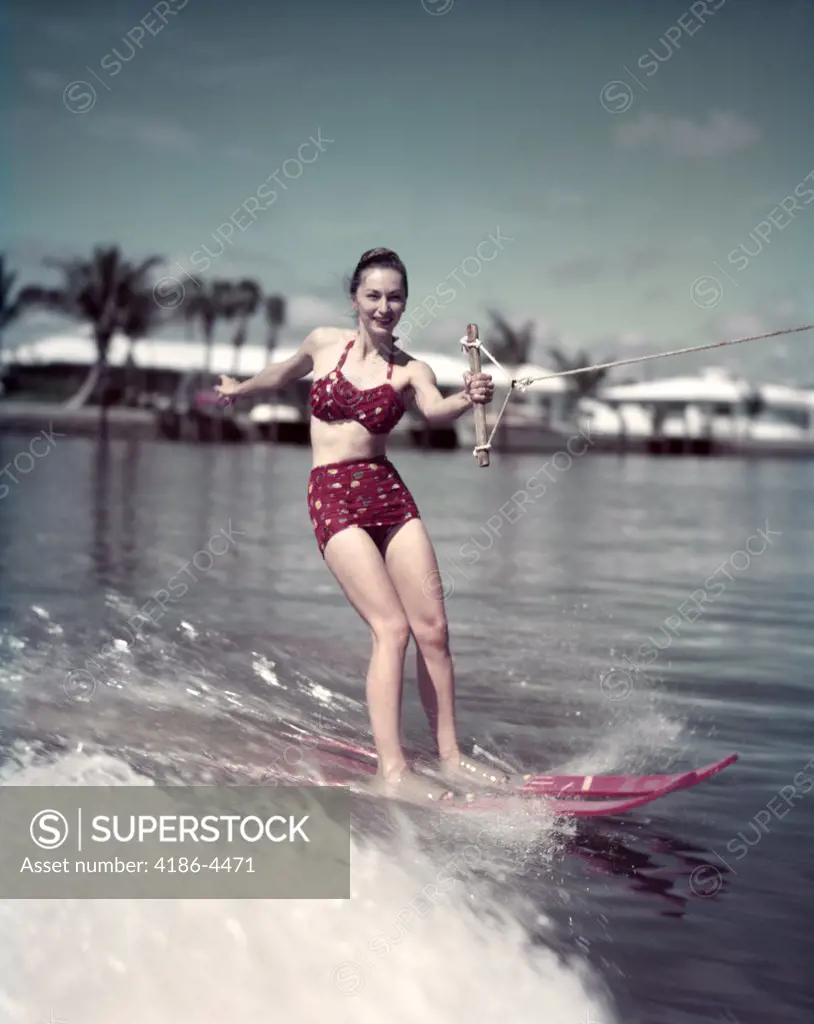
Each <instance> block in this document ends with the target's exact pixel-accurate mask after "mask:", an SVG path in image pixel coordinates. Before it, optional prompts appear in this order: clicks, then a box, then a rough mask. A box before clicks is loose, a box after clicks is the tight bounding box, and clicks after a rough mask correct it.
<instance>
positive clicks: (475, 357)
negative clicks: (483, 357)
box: [466, 324, 489, 469]
mask: <svg viewBox="0 0 814 1024" xmlns="http://www.w3.org/2000/svg"><path fill="white" fill-rule="evenodd" d="M477 338H478V325H477V324H467V327H466V340H467V341H470V342H471V341H477ZM467 352H468V353H469V369H470V371H471V372H472V373H480V372H481V363H480V349H479V348H478V346H477V345H470V346H467ZM472 411H473V414H474V416H475V440H476V442H477V444H478V445H482V444H486V437H487V434H486V407H485V406H483V405H475V406H473V407H472ZM475 454H476V455H477V457H478V465H479V466H480V467H481V469H483V468H484V467H485V466H488V465H489V449H488V448H487V449H485V450H482V451H479V452H476V453H475Z"/></svg>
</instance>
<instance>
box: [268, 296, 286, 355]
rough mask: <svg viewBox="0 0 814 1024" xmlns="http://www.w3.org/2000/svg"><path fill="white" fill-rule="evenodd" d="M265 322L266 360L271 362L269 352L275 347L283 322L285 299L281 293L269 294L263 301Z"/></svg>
mask: <svg viewBox="0 0 814 1024" xmlns="http://www.w3.org/2000/svg"><path fill="white" fill-rule="evenodd" d="M264 309H265V313H266V324H267V326H268V336H267V338H266V362H268V363H270V362H271V353H272V352H273V351H274V349H275V348H277V339H278V338H279V335H280V328H281V327H282V326H283V324H284V323H285V313H286V309H285V299H284V298H283V297H282V295H269V296H268V298H267V299H266V301H265V304H264Z"/></svg>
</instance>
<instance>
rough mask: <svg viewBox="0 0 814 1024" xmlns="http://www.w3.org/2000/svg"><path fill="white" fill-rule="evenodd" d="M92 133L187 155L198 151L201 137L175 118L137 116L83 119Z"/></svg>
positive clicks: (176, 154)
mask: <svg viewBox="0 0 814 1024" xmlns="http://www.w3.org/2000/svg"><path fill="white" fill-rule="evenodd" d="M80 124H82V125H83V126H84V127H85V128H86V130H87V132H88V133H89V134H90V135H94V136H96V138H99V139H103V140H104V141H106V142H109V141H116V142H119V141H124V142H129V143H131V144H132V143H135V144H136V145H138V146H139V147H141V148H143V149H147V150H149V151H150V152H153V153H162V154H164V153H169V154H172V155H175V156H186V155H189V154H191V153H194V152H196V150H197V148H198V140H197V137H196V136H195V135H194V134H193V133H192V132H191V131H189V130H188V129H187V128H184V127H182V126H181V125H179V124H174V123H173V122H171V121H160V120H156V119H152V118H141V117H135V116H122V115H119V116H115V117H114V116H110V117H91V118H88V119H85V120H83V121H81V122H80Z"/></svg>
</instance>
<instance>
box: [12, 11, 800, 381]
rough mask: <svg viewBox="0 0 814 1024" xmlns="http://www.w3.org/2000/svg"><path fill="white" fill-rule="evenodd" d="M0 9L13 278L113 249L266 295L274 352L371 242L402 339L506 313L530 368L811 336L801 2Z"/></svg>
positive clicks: (785, 344)
mask: <svg viewBox="0 0 814 1024" xmlns="http://www.w3.org/2000/svg"><path fill="white" fill-rule="evenodd" d="M4 20H5V30H4V38H5V42H6V47H7V52H6V59H5V61H4V64H5V66H6V74H7V76H10V77H11V79H12V81H11V82H10V88H9V87H8V85H7V88H6V89H5V90H4V91H3V98H2V101H1V102H2V107H0V110H2V114H3V117H4V122H5V125H6V130H5V132H4V135H5V137H6V140H7V141H9V142H10V145H7V147H6V152H7V167H6V183H5V185H4V192H5V193H6V198H7V200H8V202H7V203H6V204H4V207H5V216H4V217H3V228H2V235H0V248H2V250H3V251H5V252H7V253H8V256H9V258H10V260H11V262H12V264H13V266H14V267H16V268H17V269H19V271H20V273H21V275H22V277H23V279H24V280H26V281H28V280H37V279H40V280H46V279H47V272H45V271H43V270H42V269H41V260H42V258H43V257H45V256H47V255H65V254H71V253H88V252H90V250H91V248H92V247H93V246H94V245H95V244H97V243H103V242H116V243H118V244H120V245H121V246H122V247H123V249H124V250H125V252H126V253H127V254H128V255H131V256H132V257H133V258H137V257H143V256H147V255H151V254H158V255H161V256H163V257H165V258H166V261H167V269H166V273H167V274H174V275H175V276H177V277H178V278H179V279H180V280H184V276H183V275H184V272H199V273H200V272H204V271H205V272H206V274H208V276H217V277H224V276H225V277H231V276H237V275H241V276H243V275H249V276H252V277H254V278H256V279H257V280H258V282H259V283H260V284H261V285H262V286H263V288H264V289H265V290H267V291H279V292H281V293H283V294H284V295H286V296H287V298H288V301H289V305H290V323H289V325H288V327H287V329H286V333H285V340H286V341H291V342H295V341H296V340H298V339H299V338H301V337H302V336H303V335H304V333H305V332H306V331H307V330H308V329H310V327H312V326H315V325H316V324H317V323H336V324H348V323H350V321H349V320H348V306H347V303H346V302H345V300H344V296H343V291H342V288H343V280H344V278H345V276H346V275H347V274H349V273H350V271H351V270H352V268H353V265H354V263H355V262H356V259H357V258H358V256H359V255H360V254H361V252H362V251H363V250H364V249H366V248H369V247H371V246H374V245H387V246H391V247H392V248H394V249H396V250H397V251H398V252H399V253H400V254H401V255H402V257H403V258H404V260H405V262H406V263H407V266H408V270H409V273H410V291H411V303H410V308H411V309H413V308H414V307H416V306H419V305H420V304H421V302H422V300H423V299H425V297H426V296H428V295H435V296H436V297H437V296H439V295H441V296H442V298H439V299H438V302H436V303H431V304H430V305H429V308H430V309H431V310H432V313H431V315H428V314H426V313H424V314H421V313H418V314H416V315H415V316H412V315H411V317H410V328H409V335H410V342H411V344H412V345H413V346H414V347H416V348H427V347H434V348H441V349H448V350H449V351H450V353H454V352H455V351H456V344H457V339H458V338H459V337H460V336H461V335H462V334H463V332H464V328H465V325H466V323H467V322H468V321H470V320H475V321H477V322H479V323H480V324H482V325H484V326H485V325H486V324H488V322H489V321H488V317H487V315H486V311H487V310H488V309H490V308H496V309H499V310H500V311H501V312H503V313H504V314H505V315H506V316H507V318H509V319H510V320H512V321H515V322H518V323H520V322H523V321H524V320H526V319H533V320H534V321H535V323H536V325H537V332H536V337H537V339H538V342H537V346H536V350H535V352H534V353H533V355H534V357H535V358H536V359H538V360H540V361H543V362H545V352H546V348H547V346H548V345H550V344H560V345H561V346H564V347H565V348H567V349H569V350H572V351H573V350H575V349H576V348H582V347H584V348H587V349H588V351H589V352H590V353H591V354H592V355H593V356H596V357H597V358H600V357H605V356H608V355H615V356H616V357H617V358H622V357H624V356H627V355H630V354H636V353H639V352H644V351H655V350H659V349H669V348H674V347H680V346H684V345H693V344H703V343H705V342H709V341H716V340H721V339H724V338H728V337H738V336H742V335H745V334H752V333H759V332H761V331H764V330H765V331H769V330H774V329H779V328H782V327H788V326H796V325H798V324H803V323H812V322H814V287H812V284H814V272H813V271H812V268H814V130H812V129H813V128H814V114H812V108H811V97H812V95H813V94H814V61H812V60H811V53H812V50H814V47H813V46H812V44H813V43H814V0H774V2H773V3H771V4H768V3H761V2H757V0H707V2H706V3H703V2H702V3H693V2H692V0H689V2H682V3H674V2H672V0H660V2H658V3H654V2H646V0H630V2H627V0H620V2H618V3H614V4H609V3H605V2H598V0H581V2H580V3H575V4H563V3H553V2H545V0H537V2H533V3H532V2H529V0H525V2H524V0H506V2H505V3H503V4H499V3H495V2H494V0H423V3H422V0H390V2H388V3H385V2H383V0H379V2H354V0H348V2H342V3H335V2H330V3H328V2H323V0H319V2H317V0H311V2H299V3H291V4H288V5H285V4H274V5H271V4H269V3H268V2H260V0H234V2H233V3H229V4H227V3H222V2H218V0H166V2H165V3H154V4H152V6H151V5H149V4H147V3H140V2H136V0H80V2H78V3H76V4H72V5H67V4H64V3H63V2H57V0H38V2H37V3H36V4H30V3H29V2H28V0H12V2H11V3H10V4H7V6H6V13H5V17H4ZM309 140H317V142H318V145H315V144H314V142H309ZM286 161H287V163H286ZM275 176H276V184H275ZM806 178H808V180H807V181H806ZM263 183H265V186H263ZM272 190H273V191H274V192H276V197H275V199H274V201H273V203H272V202H271V198H270V197H271V195H272ZM795 190H796V193H795ZM252 197H253V201H250V200H252ZM261 200H262V202H261ZM782 204H785V205H782ZM247 209H248V211H249V213H247V212H246V211H247ZM241 210H242V212H241ZM224 224H231V228H230V227H227V228H226V229H225V231H224V230H221V235H220V237H218V229H219V227H220V226H221V225H224ZM761 225H762V227H761ZM230 231H231V235H229V237H228V238H227V239H226V241H224V234H227V233H228V232H230ZM490 236H491V237H492V239H494V238H496V237H498V238H500V240H501V242H500V245H498V246H495V245H494V242H493V241H492V242H490V241H489V238H490ZM204 246H208V249H209V253H210V254H211V255H212V258H210V257H208V256H206V255H205V250H204V249H203V247H204ZM747 254H748V255H747ZM196 261H197V262H196ZM716 265H717V266H716ZM710 275H711V277H712V278H714V279H717V282H718V283H716V281H715V280H711V279H710ZM445 282H446V286H447V287H446V289H444V287H443V285H444V283H445ZM456 282H457V283H456ZM694 282H697V283H695V284H694ZM439 288H440V289H441V290H440V292H439ZM451 292H452V293H453V297H452V298H450V293H451ZM412 300H414V301H412ZM52 329H53V324H51V323H48V322H47V321H46V320H44V319H42V318H35V319H33V320H30V321H27V322H26V323H24V324H23V325H21V326H20V327H19V328H16V329H15V332H14V333H10V337H9V339H8V340H9V341H12V342H13V341H14V340H17V339H22V338H23V337H30V336H31V335H32V334H34V335H36V334H37V333H39V334H42V333H46V332H50V331H51V330H52ZM261 338H262V326H261V324H260V320H259V318H258V322H257V325H256V327H255V333H254V335H253V338H252V340H257V341H260V340H261ZM812 352H814V332H812V333H811V334H800V335H795V336H792V337H791V338H788V339H782V338H781V339H779V340H778V341H772V342H754V343H749V344H747V345H743V346H737V347H735V348H732V349H728V350H726V351H724V352H721V353H718V352H714V353H710V354H706V353H704V354H702V355H700V356H698V357H691V358H690V359H689V360H685V359H682V360H675V359H669V360H665V361H664V362H663V363H658V364H650V373H651V375H653V374H656V373H657V374H659V375H662V374H671V373H675V372H678V370H679V369H700V368H702V367H703V366H704V365H709V364H710V363H716V364H731V363H735V364H736V365H738V366H739V367H741V368H742V369H744V370H746V371H748V372H752V373H760V374H763V375H764V376H765V377H767V378H771V379H776V380H794V379H806V380H814V358H812V357H811V355H810V353H812ZM656 367H658V369H656Z"/></svg>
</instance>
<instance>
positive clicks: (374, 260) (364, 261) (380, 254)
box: [348, 249, 407, 298]
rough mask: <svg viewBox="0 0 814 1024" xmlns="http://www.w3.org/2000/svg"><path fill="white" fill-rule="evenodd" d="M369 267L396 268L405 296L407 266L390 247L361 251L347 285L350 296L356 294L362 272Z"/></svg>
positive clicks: (405, 295)
mask: <svg viewBox="0 0 814 1024" xmlns="http://www.w3.org/2000/svg"><path fill="white" fill-rule="evenodd" d="M371 267H386V268H387V269H389V270H397V271H398V272H399V274H401V280H402V283H403V285H404V297H405V298H406V297H407V268H406V267H405V266H404V264H403V263H402V261H401V258H400V257H399V255H398V254H397V253H395V252H393V250H392V249H368V250H367V252H363V253H362V255H361V257H360V259H359V262H358V263H357V264H356V269H355V270H354V271H353V274H352V276H351V279H350V284H349V286H348V290H349V292H350V296H351V298H353V296H354V295H355V294H356V290H357V289H358V287H359V284H360V283H361V280H362V274H364V272H365V271H366V270H370V268H371Z"/></svg>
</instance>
